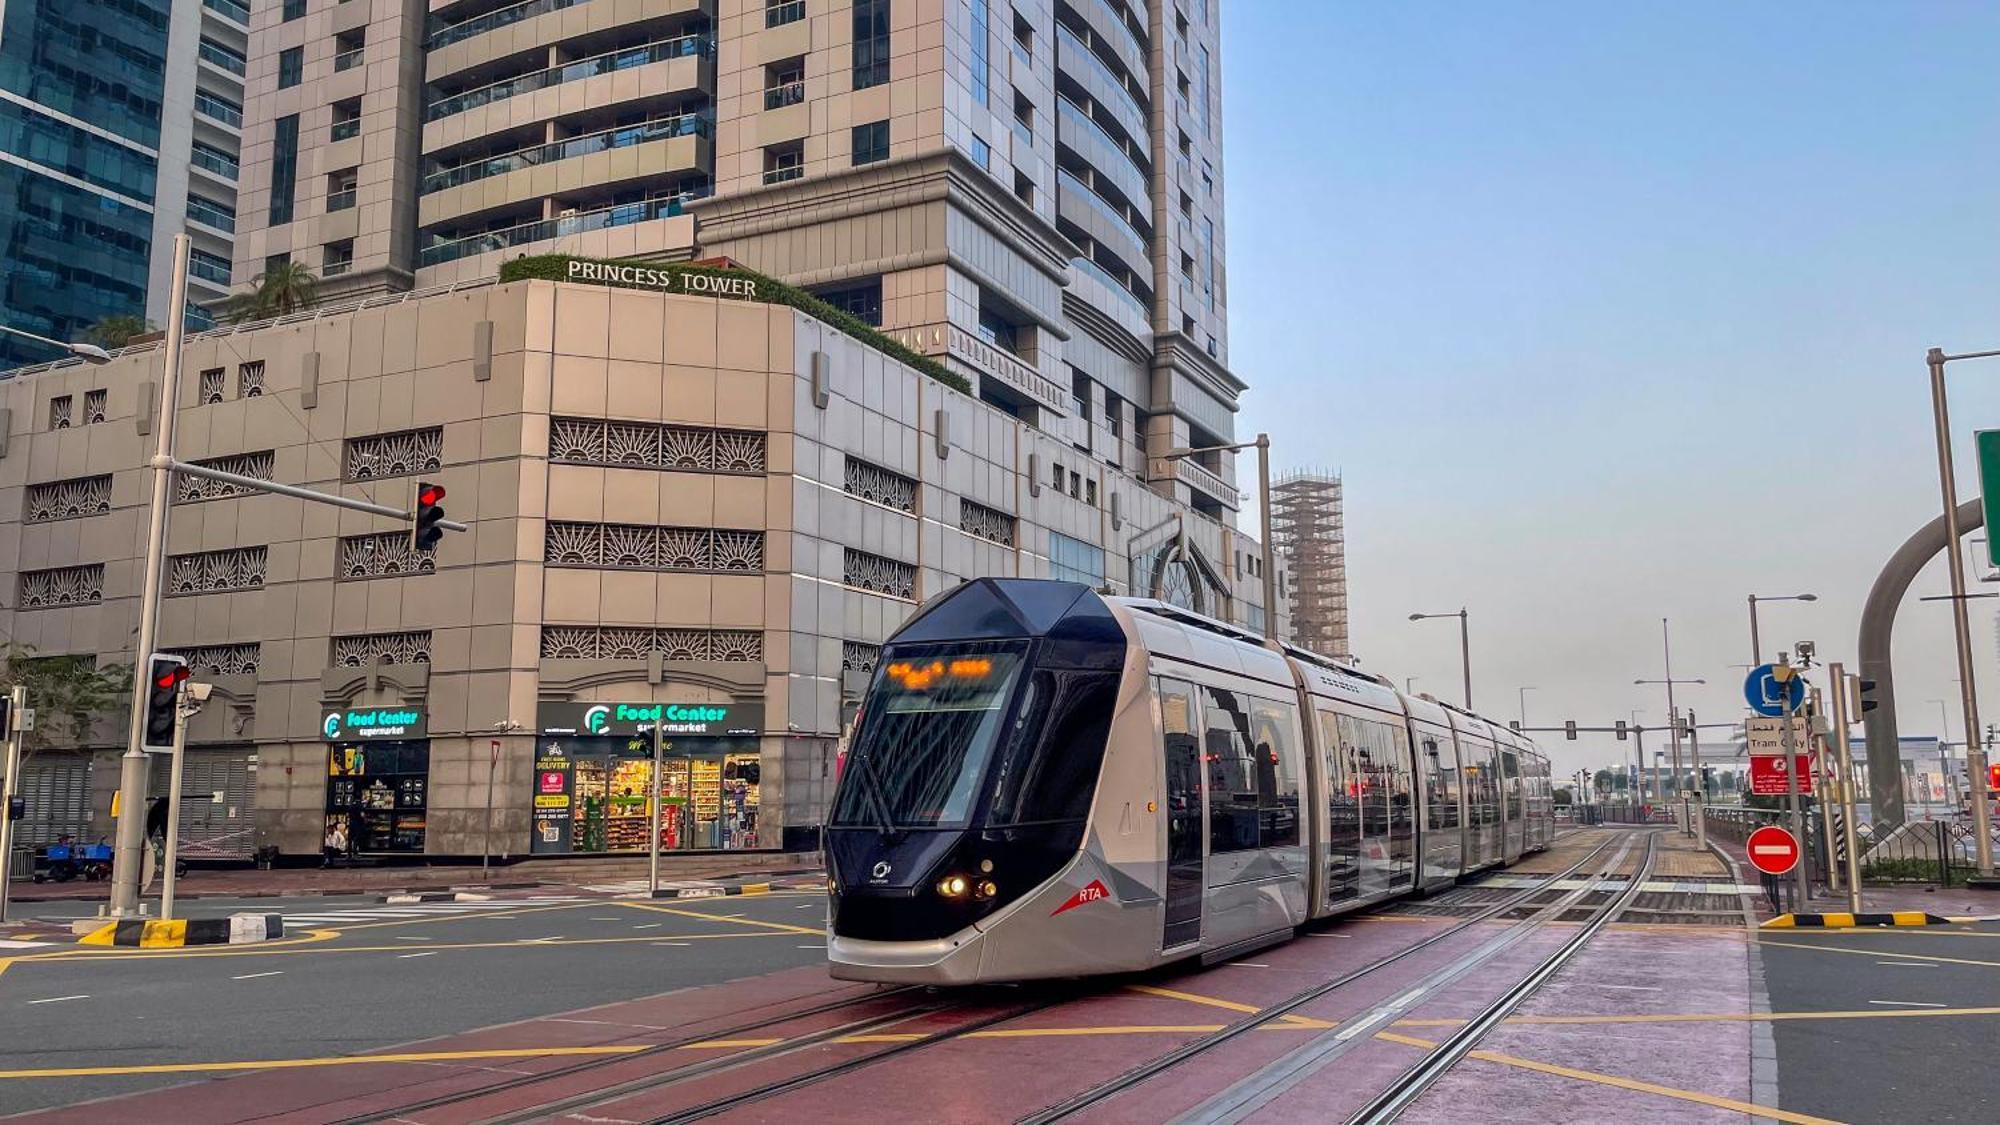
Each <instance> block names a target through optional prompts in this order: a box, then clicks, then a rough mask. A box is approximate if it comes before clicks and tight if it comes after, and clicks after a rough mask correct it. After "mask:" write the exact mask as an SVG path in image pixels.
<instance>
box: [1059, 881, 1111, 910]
mask: <svg viewBox="0 0 2000 1125" xmlns="http://www.w3.org/2000/svg"><path fill="white" fill-rule="evenodd" d="M1110 897H1111V892H1110V891H1109V890H1107V889H1105V886H1104V880H1102V879H1092V880H1091V881H1090V884H1089V885H1088V886H1086V887H1084V888H1083V889H1082V890H1080V891H1078V892H1076V893H1075V894H1073V895H1071V896H1069V898H1068V899H1067V900H1065V901H1064V902H1063V904H1062V905H1061V906H1058V907H1056V908H1055V909H1054V910H1052V911H1050V912H1049V917H1051V918H1053V917H1055V916H1056V915H1058V914H1061V913H1062V912H1063V911H1065V910H1075V909H1076V908H1077V907H1079V906H1082V905H1083V904H1085V903H1089V902H1097V901H1099V900H1101V899H1107V898H1110Z"/></svg>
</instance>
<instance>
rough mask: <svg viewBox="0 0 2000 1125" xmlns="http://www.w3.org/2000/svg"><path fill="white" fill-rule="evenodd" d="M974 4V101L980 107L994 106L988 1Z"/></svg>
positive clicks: (973, 0)
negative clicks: (988, 48)
mask: <svg viewBox="0 0 2000 1125" xmlns="http://www.w3.org/2000/svg"><path fill="white" fill-rule="evenodd" d="M971 4H972V100H973V101H975V102H978V103H979V104H980V105H990V104H992V103H991V101H990V100H989V99H990V98H991V97H992V91H991V90H990V89H989V88H988V86H987V77H986V72H987V71H988V70H989V69H991V67H992V63H991V62H990V61H989V60H988V59H987V57H986V40H987V38H988V36H989V35H990V34H991V33H992V29H991V27H989V26H988V24H989V20H988V19H987V15H988V13H987V0H971Z"/></svg>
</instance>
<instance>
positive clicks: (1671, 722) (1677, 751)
mask: <svg viewBox="0 0 2000 1125" xmlns="http://www.w3.org/2000/svg"><path fill="white" fill-rule="evenodd" d="M1660 646H1661V651H1662V652H1663V653H1664V655H1665V658H1666V666H1667V676H1666V678H1665V679H1663V680H1633V681H1632V683H1633V684H1634V686H1638V685H1644V684H1665V685H1666V686H1667V737H1668V738H1669V739H1671V740H1672V742H1673V748H1674V789H1675V790H1677V791H1678V790H1679V789H1680V787H1681V713H1680V711H1679V710H1678V709H1677V708H1676V707H1675V706H1674V685H1675V684H1706V683H1708V681H1707V680H1704V679H1701V678H1699V677H1696V678H1695V679H1692V680H1685V679H1675V678H1674V643H1673V636H1672V634H1670V633H1669V632H1668V631H1667V619H1666V618H1664V617H1662V618H1660ZM1657 752H1658V751H1655V753H1657ZM1695 753H1696V754H1700V753H1701V750H1700V742H1699V740H1697V742H1696V750H1695ZM1695 769H1696V771H1697V772H1699V771H1700V769H1701V762H1699V761H1696V762H1695ZM1660 799H1661V800H1662V801H1664V800H1666V799H1667V795H1666V793H1665V792H1664V791H1662V792H1661V793H1660Z"/></svg>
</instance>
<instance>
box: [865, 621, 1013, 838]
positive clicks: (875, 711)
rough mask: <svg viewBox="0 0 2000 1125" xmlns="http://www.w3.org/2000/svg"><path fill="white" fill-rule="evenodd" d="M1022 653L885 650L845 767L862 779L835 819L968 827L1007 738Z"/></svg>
mask: <svg viewBox="0 0 2000 1125" xmlns="http://www.w3.org/2000/svg"><path fill="white" fill-rule="evenodd" d="M1021 647H1022V646H1020V645H1019V644H1009V645H1004V646H993V645H981V646H965V645H952V646H946V647H943V648H937V649H930V650H927V651H924V652H923V653H922V654H921V655H918V654H910V653H904V652H897V651H894V650H891V651H890V652H888V653H885V654H884V656H883V658H882V665H881V669H880V671H878V672H877V674H876V678H875V684H874V686H873V687H872V688H870V689H869V698H868V702H867V705H866V707H865V708H864V709H863V716H864V717H863V719H862V723H861V729H860V730H859V731H858V732H856V737H855V744H854V747H853V749H852V750H851V751H850V752H849V755H848V768H847V769H846V770H845V771H843V772H844V773H845V774H846V775H848V777H847V778H844V779H843V780H848V779H852V780H855V781H857V782H859V783H858V784H844V785H842V786H841V787H840V792H839V796H838V798H837V800H836V801H835V807H834V811H833V823H835V824H838V825H872V824H875V823H877V819H878V817H879V816H882V815H886V816H887V817H888V818H889V820H890V821H891V823H893V824H895V825H901V826H914V827H934V826H943V825H951V824H962V823H964V822H965V821H966V820H967V819H968V818H969V817H970V816H971V814H972V806H973V802H974V799H975V798H976V797H977V795H978V792H979V789H980V783H981V781H982V780H983V779H984V778H985V777H986V772H987V771H986V766H987V763H988V761H989V760H990V759H991V757H992V754H993V748H994V746H995V744H996V743H997V742H999V740H1000V735H1001V724H1002V723H1003V722H1004V721H1005V717H1006V713H1007V703H1008V701H1009V700H1010V699H1011V698H1012V697H1013V694H1014V691H1013V688H1014V683H1015V680H1016V679H1017V678H1018V676H1019V673H1020V668H1021ZM857 764H859V765H860V767H861V773H860V775H859V776H858V777H857V776H855V767H856V766H857ZM869 785H872V786H874V787H875V792H874V795H871V794H870V793H869V792H867V787H868V786H869ZM876 796H879V798H880V801H879V802H877V801H876V800H875V797H876Z"/></svg>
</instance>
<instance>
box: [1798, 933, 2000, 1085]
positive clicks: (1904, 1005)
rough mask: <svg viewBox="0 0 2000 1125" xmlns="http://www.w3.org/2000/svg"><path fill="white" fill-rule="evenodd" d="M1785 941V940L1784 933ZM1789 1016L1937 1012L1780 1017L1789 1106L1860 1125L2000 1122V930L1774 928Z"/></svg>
mask: <svg viewBox="0 0 2000 1125" xmlns="http://www.w3.org/2000/svg"><path fill="white" fill-rule="evenodd" d="M1780 934H1782V935H1783V936H1780ZM1762 936H1763V939H1764V940H1763V941H1762V942H1761V944H1762V947H1763V957H1764V980H1765V985H1766V987H1767V988H1768V989H1769V992H1770V996H1771V1009H1772V1010H1773V1011H1777V1012H1794V1011H1820V1012H1839V1011H1856V1012H1863V1011H1865V1012H1885V1011H1906V1012H1911V1013H1930V1014H1927V1015H1912V1016H1911V1017H1910V1018H1908V1019H1827V1020H1779V1021H1776V1022H1774V1023H1773V1025H1772V1029H1773V1032H1774V1036H1775V1041H1776V1044H1777V1049H1778V1091H1779V1107H1780V1108H1782V1109H1788V1110H1792V1111H1793V1112H1796V1113H1804V1114H1811V1115H1813V1116H1815V1117H1825V1118H1831V1119H1833V1120H1836V1121H1849V1122H1857V1123H1873V1122H1902V1121H1926V1122H1945V1121H1965V1122H1974V1121H1976V1122H1991V1121H2000V1082H1997V1081H1996V1080H1995V1078H1994V1074H1993V1070H1992V1063H1993V1058H1992V1051H1991V1046H1992V1044H1994V1043H1995V1042H2000V1012H1996V1011H1988V1012H1985V1013H1976V1014H1975V1013H1967V1014H1958V1013H1959V1010H1961V1009H1967V1008H1986V1009H2000V923H1995V922H1983V923H1979V924H1976V925H1970V926H1927V927H1923V928H1910V929H1882V930H1874V929H1869V930H1837V931H1827V932H1813V931H1804V930H1797V931H1766V932H1765V933H1764V934H1763V935H1762Z"/></svg>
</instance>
